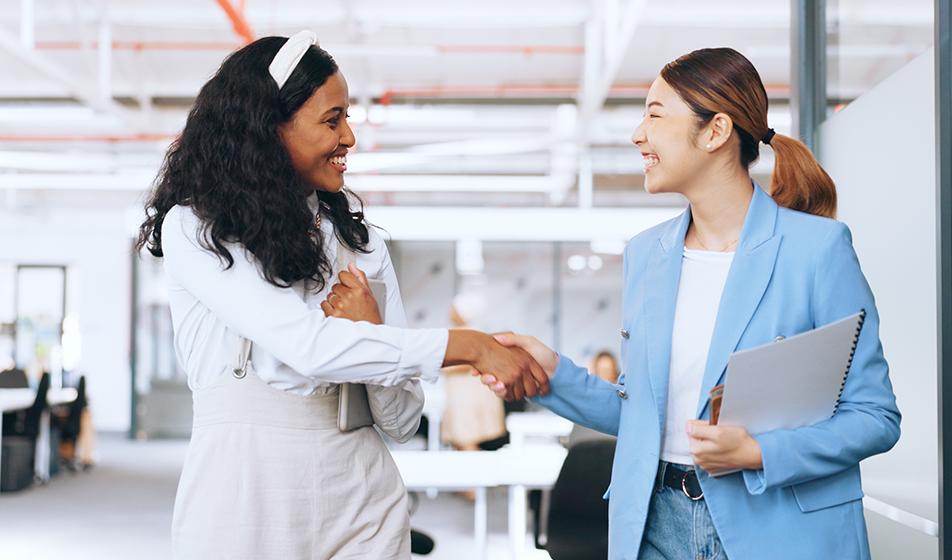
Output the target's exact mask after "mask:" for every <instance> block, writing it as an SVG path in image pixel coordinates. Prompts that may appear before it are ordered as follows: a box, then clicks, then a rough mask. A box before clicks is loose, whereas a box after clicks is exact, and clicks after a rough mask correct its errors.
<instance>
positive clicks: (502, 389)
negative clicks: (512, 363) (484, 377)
mask: <svg viewBox="0 0 952 560" xmlns="http://www.w3.org/2000/svg"><path fill="white" fill-rule="evenodd" d="M491 389H492V390H493V392H494V393H496V394H497V395H499V396H500V397H505V396H506V393H507V392H508V391H506V384H505V383H503V382H502V381H497V382H496V383H494V384H493V386H492V387H491Z"/></svg>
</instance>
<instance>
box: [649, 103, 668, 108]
mask: <svg viewBox="0 0 952 560" xmlns="http://www.w3.org/2000/svg"><path fill="white" fill-rule="evenodd" d="M654 105H657V106H658V107H662V108H663V107H664V105H662V103H661V102H660V101H652V102H651V103H649V104H648V108H649V109H650V108H651V107H653V106H654Z"/></svg>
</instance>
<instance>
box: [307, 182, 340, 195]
mask: <svg viewBox="0 0 952 560" xmlns="http://www.w3.org/2000/svg"><path fill="white" fill-rule="evenodd" d="M314 190H316V191H321V192H326V193H339V192H340V191H342V190H344V181H343V180H341V181H333V182H327V181H323V182H320V183H317V184H316V185H315V187H314Z"/></svg>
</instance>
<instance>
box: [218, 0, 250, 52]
mask: <svg viewBox="0 0 952 560" xmlns="http://www.w3.org/2000/svg"><path fill="white" fill-rule="evenodd" d="M216 1H217V2H218V5H219V6H221V9H222V10H225V15H227V16H228V19H229V20H231V26H232V27H233V28H234V30H235V33H236V34H237V35H238V36H239V37H241V38H242V39H244V40H245V44H248V43H250V42H252V41H254V40H255V34H254V32H253V31H252V30H251V25H249V24H248V20H247V19H245V15H244V14H243V13H242V12H241V11H239V10H238V8H236V7H234V6H233V5H232V4H231V2H230V1H229V0H216Z"/></svg>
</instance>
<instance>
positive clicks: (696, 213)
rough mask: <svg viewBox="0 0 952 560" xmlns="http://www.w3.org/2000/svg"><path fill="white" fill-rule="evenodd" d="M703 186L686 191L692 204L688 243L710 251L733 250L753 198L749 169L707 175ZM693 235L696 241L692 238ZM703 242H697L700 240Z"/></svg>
mask: <svg viewBox="0 0 952 560" xmlns="http://www.w3.org/2000/svg"><path fill="white" fill-rule="evenodd" d="M708 179H710V180H705V181H704V182H703V185H699V186H698V187H697V188H695V189H692V192H690V193H686V196H687V199H688V201H689V202H690V203H691V225H690V227H689V229H688V238H689V239H688V240H687V241H686V244H687V245H688V246H694V247H695V248H702V249H703V248H708V249H710V250H714V251H718V250H733V247H734V246H736V244H737V242H738V241H739V239H740V233H741V230H742V229H743V227H744V219H745V218H746V216H747V209H748V207H749V206H750V200H751V198H752V197H753V190H752V188H751V182H750V175H748V173H747V172H746V170H739V172H734V173H725V174H722V175H721V176H714V177H708ZM692 236H693V240H692V239H690V238H691V237H692ZM698 239H699V240H700V243H696V241H697V240H698Z"/></svg>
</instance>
